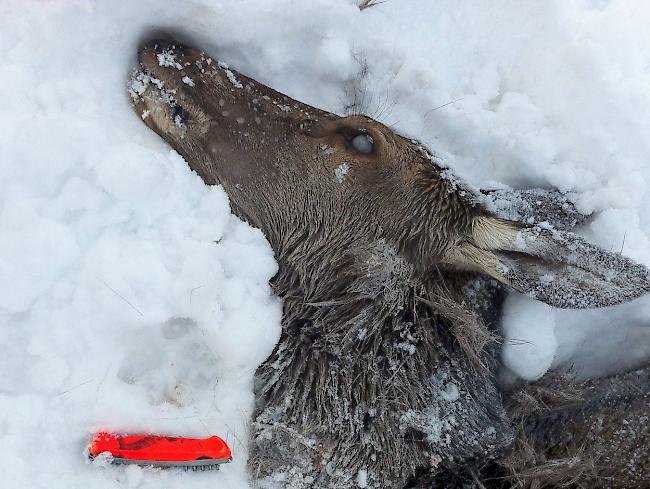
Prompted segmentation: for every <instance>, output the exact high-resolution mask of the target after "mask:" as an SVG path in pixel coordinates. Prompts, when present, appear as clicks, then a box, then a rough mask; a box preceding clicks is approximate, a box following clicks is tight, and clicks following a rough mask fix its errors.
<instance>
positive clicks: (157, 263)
mask: <svg viewBox="0 0 650 489" xmlns="http://www.w3.org/2000/svg"><path fill="white" fill-rule="evenodd" d="M0 12H1V14H0V53H1V56H0V90H1V93H2V110H1V114H2V116H1V117H0V188H1V189H2V191H1V192H0V474H2V482H1V483H0V485H2V487H8V488H9V487H12V488H21V487H25V488H30V489H37V488H46V487H47V488H48V489H59V488H61V489H63V488H65V489H72V488H88V487H93V488H94V489H100V488H104V487H106V488H108V487H111V488H114V487H129V488H134V487H140V488H160V487H165V488H171V489H174V488H182V487H188V486H189V487H193V488H201V487H206V488H207V487H227V488H246V487H248V482H247V480H246V476H245V453H246V446H245V440H246V436H247V435H246V422H247V420H248V418H249V415H250V410H251V406H252V391H251V382H252V375H253V372H254V370H255V367H256V366H257V365H258V364H259V363H260V362H261V361H262V360H263V359H264V358H265V356H266V355H267V354H268V353H270V351H271V350H272V348H273V345H274V342H275V341H276V340H277V338H278V335H279V321H280V316H281V304H280V303H279V301H278V300H277V299H275V298H274V297H273V296H272V295H271V293H270V288H269V286H268V279H269V278H270V277H272V276H273V274H274V272H275V270H276V264H275V262H274V261H273V255H272V252H271V250H270V248H269V246H268V244H267V243H266V241H265V240H264V238H263V236H262V235H261V233H260V232H259V231H257V230H254V229H252V228H250V227H249V226H247V225H246V224H244V223H242V222H240V221H238V220H237V219H236V218H234V217H232V216H231V214H230V212H229V209H228V201H227V197H226V195H225V194H224V192H223V191H222V190H221V189H220V188H206V187H205V186H204V185H203V183H202V182H201V181H200V179H199V178H198V177H197V176H196V175H194V174H192V173H190V171H189V170H188V169H187V167H186V164H185V163H184V162H183V161H182V159H181V158H180V157H179V156H178V155H176V154H174V153H173V152H171V151H170V149H169V147H167V146H166V145H165V143H163V141H162V140H161V139H160V138H158V137H157V136H156V135H155V134H154V133H153V132H152V131H150V130H148V129H147V128H146V127H145V126H144V125H143V124H142V122H141V121H140V120H139V118H138V117H137V116H136V115H135V114H134V113H133V111H132V110H131V107H130V106H129V99H128V97H127V94H126V80H127V76H128V73H129V70H130V68H131V67H132V66H133V65H134V64H135V56H136V49H137V46H138V44H139V43H140V42H141V41H142V40H144V39H145V38H146V37H147V36H148V33H151V32H152V30H153V29H159V30H167V31H171V32H176V33H178V34H179V35H180V36H181V37H183V38H184V39H186V40H190V41H192V43H193V44H195V45H197V46H199V47H202V48H204V49H205V50H206V51H208V52H209V53H211V54H213V55H214V56H216V57H218V58H220V59H223V60H225V61H227V62H228V63H230V64H231V65H232V66H234V67H236V68H237V69H239V70H240V71H242V72H244V73H246V74H248V75H250V76H252V77H254V78H256V79H258V80H259V81H261V82H264V83H266V84H267V85H269V86H271V87H273V88H275V89H278V90H280V91H283V92H285V93H287V94H289V95H291V96H293V97H294V98H298V99H300V100H302V101H305V102H308V103H311V104H313V105H317V106H319V107H322V108H325V109H328V110H331V111H334V112H338V113H343V112H345V110H346V106H348V105H349V104H350V102H351V101H352V100H354V99H356V100H357V101H359V102H361V103H362V105H363V109H364V110H365V111H366V112H367V113H369V114H370V115H372V116H374V117H376V118H378V119H379V120H381V121H382V122H384V123H387V124H390V125H392V126H393V127H394V128H395V129H396V130H398V131H401V132H402V133H406V134H409V135H411V136H414V137H416V138H418V139H420V140H422V141H423V142H425V143H426V144H427V145H429V146H430V147H431V148H432V149H435V150H436V151H438V152H440V153H442V154H444V155H446V156H447V158H448V160H449V163H450V165H451V166H452V167H453V168H454V169H455V170H456V172H457V173H458V174H459V175H461V176H463V177H464V178H466V179H467V180H469V181H470V182H471V183H472V184H474V185H476V186H484V187H486V186H489V187H498V186H503V185H510V186H516V187H535V186H538V187H556V188H559V189H560V190H562V191H563V192H569V193H571V195H572V198H574V200H575V201H576V203H577V205H578V207H579V209H580V210H581V211H582V212H584V213H594V215H595V217H594V219H593V221H592V222H591V223H590V224H589V225H588V226H587V227H586V228H585V229H583V230H582V232H583V233H584V234H585V235H586V236H587V237H588V238H589V239H591V240H592V241H594V242H595V243H597V244H599V245H601V246H603V247H604V248H606V249H610V250H616V251H619V250H622V251H623V253H625V254H627V255H629V256H631V257H633V258H635V259H636V260H638V261H641V262H643V263H645V264H648V265H650V194H649V193H648V188H649V186H650V138H648V134H650V30H649V29H648V28H647V26H648V23H649V22H650V5H649V4H648V3H647V2H645V1H643V0H639V1H634V0H618V1H615V0H612V1H608V0H572V1H569V0H557V1H547V2H534V1H530V2H521V1H518V0H508V1H506V0H493V1H490V2H475V1H473V0H466V1H459V0H430V1H426V2H425V1H422V0H420V1H408V0H388V1H386V2H385V3H383V4H381V5H378V6H375V7H372V8H369V9H366V10H365V11H363V12H360V11H359V10H358V9H357V7H356V2H355V1H353V0H310V1H304V2H296V1H293V0H277V1H269V0H241V1H237V2H232V1H226V0H223V1H218V0H212V1H208V0H194V1H176V2H161V1H159V0H155V1H154V0H141V1H138V2H132V1H128V0H120V1H117V0H113V1H89V0H70V1H65V2H62V1H41V2H36V1H31V2H26V1H24V0H0ZM355 94H356V96H355ZM505 324H506V329H507V332H508V335H509V337H510V338H511V341H509V342H507V345H506V352H505V354H504V359H505V362H506V364H507V365H508V366H509V367H510V368H511V369H512V370H513V371H514V372H515V373H517V374H518V375H520V376H523V377H526V378H535V377H537V376H539V375H541V374H542V373H543V372H544V370H545V369H546V368H548V367H549V366H550V365H551V364H554V365H568V364H570V363H575V364H576V370H577V371H578V373H580V374H581V375H598V374H602V373H607V372H610V371H613V370H616V369H619V368H622V367H624V366H630V365H632V364H634V363H635V362H639V361H641V360H643V359H645V358H647V357H648V356H649V355H650V298H642V299H639V300H637V301H635V302H634V303H631V304H627V305H624V306H620V307H616V308H610V309H609V310H599V311H594V312H591V311H577V312H576V311H553V310H551V309H550V308H548V307H547V306H544V305H541V304H539V303H534V302H532V301H530V300H528V299H525V298H522V297H520V296H515V295H513V296H512V297H511V298H510V299H509V302H508V304H507V307H506V314H505ZM99 428H109V429H113V430H116V431H132V432H135V431H145V430H147V431H152V432H159V433H170V434H180V435H196V436H203V435H207V434H209V433H217V434H221V435H222V436H224V437H225V438H227V439H228V441H229V443H230V444H231V446H232V447H233V451H234V453H235V460H234V462H233V464H230V465H229V466H227V467H225V468H224V469H223V470H221V471H220V472H218V473H210V472H208V473H193V472H189V473H186V472H182V471H177V470H168V471H160V470H151V469H140V468H138V467H128V468H124V467H117V468H115V467H110V468H101V467H94V466H92V465H86V464H84V459H83V457H82V451H83V448H84V445H85V442H86V440H87V436H88V435H89V433H91V432H92V431H93V430H96V429H99Z"/></svg>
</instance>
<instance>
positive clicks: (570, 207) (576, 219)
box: [480, 188, 590, 231]
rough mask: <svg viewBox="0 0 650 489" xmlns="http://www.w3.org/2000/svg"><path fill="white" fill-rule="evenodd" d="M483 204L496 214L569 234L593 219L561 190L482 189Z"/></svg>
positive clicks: (510, 219)
mask: <svg viewBox="0 0 650 489" xmlns="http://www.w3.org/2000/svg"><path fill="white" fill-rule="evenodd" d="M481 193H482V194H483V195H482V196H481V199H480V201H481V203H482V204H483V205H484V206H485V208H486V209H487V210H488V211H490V212H491V213H493V214H494V215H496V216H498V217H500V218H502V219H507V220H509V221H518V222H523V223H526V224H530V225H535V224H541V223H548V224H550V225H551V226H553V227H554V228H555V229H559V230H561V231H568V230H570V229H573V228H576V227H578V226H582V225H583V224H586V223H587V222H588V221H589V218H590V216H586V215H584V214H581V213H580V212H579V211H578V209H576V206H575V205H574V204H573V203H572V202H571V201H570V200H569V198H568V197H567V196H566V195H565V194H562V193H561V192H559V191H557V190H546V189H542V188H535V189H529V190H519V189H499V190H482V191H481Z"/></svg>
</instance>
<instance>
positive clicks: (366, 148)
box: [350, 132, 375, 155]
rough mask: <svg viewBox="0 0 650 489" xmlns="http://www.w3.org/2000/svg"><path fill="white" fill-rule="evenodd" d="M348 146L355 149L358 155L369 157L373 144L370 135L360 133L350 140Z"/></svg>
mask: <svg viewBox="0 0 650 489" xmlns="http://www.w3.org/2000/svg"><path fill="white" fill-rule="evenodd" d="M350 146H352V147H353V148H354V149H356V150H357V151H358V152H359V153H362V154H364V155H369V154H370V153H372V150H373V148H374V146H375V142H374V141H373V140H372V137H371V136H370V134H366V133H364V132H362V133H359V134H357V135H356V136H353V137H352V138H351V139H350Z"/></svg>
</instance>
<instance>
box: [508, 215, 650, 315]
mask: <svg viewBox="0 0 650 489" xmlns="http://www.w3.org/2000/svg"><path fill="white" fill-rule="evenodd" d="M497 255H498V257H499V261H500V262H501V264H502V266H503V270H502V275H503V276H504V277H505V278H506V280H507V281H508V282H509V284H510V285H511V286H512V287H513V288H514V289H516V290H518V291H520V292H524V293H526V294H527V295H529V296H531V297H533V298H534V299H537V300H540V301H543V302H546V303H547V304H550V305H552V306H555V307H561V308H577V309H581V308H588V307H604V306H612V305H616V304H621V303H623V302H627V301H629V300H632V299H635V298H637V297H639V296H641V295H643V294H645V293H647V292H649V291H650V278H649V277H648V269H647V268H645V267H644V266H643V265H639V264H638V263H635V262H633V261H632V260H630V259H629V258H626V257H624V256H622V255H620V254H617V253H611V252H607V251H605V250H603V249H601V248H599V247H597V246H594V245H592V244H590V243H588V242H587V241H585V240H584V239H583V238H581V237H580V236H577V235H575V234H573V233H568V232H565V231H557V230H550V229H542V228H540V227H527V228H523V229H521V230H520V231H519V233H518V235H517V237H516V239H515V240H514V242H512V243H509V245H508V244H506V245H505V246H501V250H499V251H498V252H497Z"/></svg>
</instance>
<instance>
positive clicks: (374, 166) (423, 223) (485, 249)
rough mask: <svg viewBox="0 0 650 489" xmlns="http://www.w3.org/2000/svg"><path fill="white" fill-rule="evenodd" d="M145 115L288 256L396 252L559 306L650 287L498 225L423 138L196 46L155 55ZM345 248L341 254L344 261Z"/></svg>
mask: <svg viewBox="0 0 650 489" xmlns="http://www.w3.org/2000/svg"><path fill="white" fill-rule="evenodd" d="M139 61H140V69H139V70H137V71H136V72H135V73H134V75H133V78H132V80H131V83H130V93H131V95H132V97H133V99H134V101H135V107H136V110H137V111H138V113H139V115H140V116H141V117H142V119H143V120H144V122H145V124H147V126H149V127H150V128H151V129H153V130H154V131H155V132H157V133H158V134H159V135H160V136H161V137H162V138H163V139H165V140H166V141H167V142H168V143H169V144H170V145H171V146H172V147H173V148H174V149H175V150H176V151H178V152H179V153H180V154H181V155H182V156H183V157H184V158H185V160H186V161H187V162H188V163H189V165H190V167H191V168H192V169H193V170H194V171H196V172H197V173H198V174H199V175H200V176H201V177H202V178H203V180H204V181H205V182H206V183H207V184H220V185H223V187H224V189H225V190H226V192H227V193H228V196H229V198H230V201H231V205H232V208H233V210H234V211H235V212H236V213H237V214H238V215H239V216H240V217H242V218H244V219H245V220H247V221H249V222H250V223H251V224H253V225H254V226H256V227H259V228H260V229H261V230H262V231H263V232H264V234H265V235H266V236H267V238H268V239H269V241H270V243H271V245H272V247H273V248H274V250H275V252H276V255H277V256H281V255H282V254H283V253H284V252H285V251H286V250H287V249H290V248H292V247H295V246H296V242H299V241H300V240H301V239H306V237H307V236H312V235H315V234H319V235H321V237H326V238H328V239H330V241H331V242H332V243H339V244H341V245H344V246H345V245H346V244H349V243H350V242H362V241H363V242H366V243H369V244H372V243H376V242H379V241H381V242H385V243H388V244H389V245H390V246H392V247H393V248H394V249H395V250H397V253H398V254H399V256H400V258H401V259H403V260H406V261H407V262H408V263H410V264H411V265H412V266H413V267H414V268H415V269H416V270H417V271H418V273H420V274H422V275H430V276H432V275H433V274H434V272H438V271H440V270H442V271H445V272H448V271H452V272H453V271H466V272H467V271H469V272H476V273H479V274H484V275H487V276H489V277H491V278H494V279H496V280H498V281H499V282H501V283H503V284H506V285H507V286H510V287H512V288H513V289H515V290H517V291H519V292H523V293H526V294H528V295H529V296H531V297H533V298H535V299H539V300H541V301H544V302H546V303H548V304H550V305H553V306H556V307H575V308H583V307H598V306H609V305H614V304H618V303H621V302H625V301H628V300H631V299H633V298H635V297H637V296H639V295H641V294H643V293H645V292H648V290H650V282H649V279H648V271H647V270H646V269H645V267H643V266H640V265H638V264H635V263H633V262H632V261H630V260H628V259H626V258H624V257H622V256H621V255H619V254H614V253H608V252H606V251H604V250H601V249H600V248H598V247H596V246H593V245H591V244H589V243H587V242H586V241H584V240H583V239H581V238H579V237H577V236H576V235H573V234H570V233H566V232H563V231H557V230H554V229H551V228H549V227H540V226H531V225H527V224H522V223H519V222H514V221H508V220H504V219H500V218H498V217H495V216H494V215H491V214H490V213H489V212H487V211H486V210H485V208H483V207H482V205H481V197H480V194H479V193H477V192H475V191H474V190H472V189H470V188H468V187H467V186H466V185H464V184H463V183H461V182H460V181H458V180H457V179H456V178H455V177H454V176H453V175H452V174H451V172H450V170H449V169H448V168H446V167H445V166H444V165H443V164H442V162H441V161H439V160H438V159H437V158H435V157H434V156H433V155H432V154H430V153H429V152H428V151H427V150H426V149H425V148H424V147H422V145H420V144H419V143H418V142H417V141H414V140H412V139H409V138H407V137H404V136H402V135H399V134H397V133H396V132H394V131H393V130H391V129H390V128H388V127H386V126H384V125H383V124H381V123H379V122H377V121H375V120H373V119H371V118H369V117H365V116H360V115H357V116H352V117H340V116H338V115H335V114H332V113H329V112H325V111H323V110H320V109H317V108H314V107H312V106H309V105H307V104H304V103H301V102H298V101H296V100H293V99H291V98H290V97H288V96H286V95H283V94H282V93H279V92H277V91H275V90H272V89H270V88H268V87H266V86H264V85H263V84H261V83H259V82H257V81H255V80H253V79H251V78H248V77H246V76H244V75H242V74H240V73H238V72H237V71H235V70H233V69H231V68H229V67H228V66H227V65H226V64H224V63H221V62H218V61H215V60H213V59H212V58H210V57H209V56H207V55H206V54H205V53H203V52H201V51H198V50H195V49H193V48H190V47H187V46H184V45H181V44H178V43H173V42H169V41H164V40H155V41H151V42H149V43H147V44H145V45H144V46H143V47H142V48H141V49H140V52H139ZM335 252H336V249H335V247H334V248H332V249H330V250H329V253H335Z"/></svg>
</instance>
